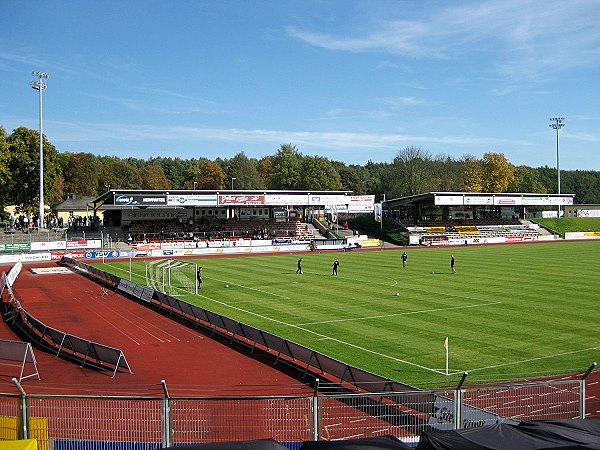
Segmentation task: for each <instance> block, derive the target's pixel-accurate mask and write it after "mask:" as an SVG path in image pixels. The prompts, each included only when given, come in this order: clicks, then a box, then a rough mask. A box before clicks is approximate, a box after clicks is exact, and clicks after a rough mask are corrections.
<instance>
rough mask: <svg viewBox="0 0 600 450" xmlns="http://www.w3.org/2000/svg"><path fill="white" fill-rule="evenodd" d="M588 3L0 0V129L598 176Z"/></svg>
mask: <svg viewBox="0 0 600 450" xmlns="http://www.w3.org/2000/svg"><path fill="white" fill-rule="evenodd" d="M599 23H600V2H599V1H598V0H570V1H564V0H559V1H555V0H546V1H544V2H541V1H537V0H536V1H530V0H505V1H502V0H498V1H441V0H440V1H431V0H414V1H412V0H411V1H403V0H393V1H392V0H368V1H360V0H357V1H352V0H321V1H314V0H278V1H271V0H264V1H261V0H254V1H249V0H245V1H244V0H240V1H229V0H220V1H217V0H214V1H185V0H182V1H154V0H146V1H143V2H141V1H122V0H121V1H98V2H82V1H75V0H73V1H61V0H57V1H44V2H40V1H36V0H32V1H27V2H22V1H18V0H0V125H2V126H4V127H5V128H6V129H7V131H8V132H11V131H12V130H13V129H14V128H15V127H17V126H20V125H24V126H27V127H30V128H34V129H37V127H38V99H37V92H36V91H34V90H33V89H31V87H29V84H28V83H29V81H30V80H32V79H33V78H32V76H31V71H32V70H40V71H45V72H49V73H50V78H49V79H48V89H47V90H46V91H45V93H44V133H45V134H46V136H47V137H48V139H49V140H50V141H51V142H52V143H53V144H54V145H55V146H56V147H57V149H58V150H59V151H83V152H89V153H94V154H97V155H117V156H120V157H128V156H132V157H138V158H143V159H147V158H149V157H151V156H172V157H176V156H179V157H181V158H192V157H194V158H199V157H207V158H210V159H214V158H216V157H221V158H231V157H233V156H234V155H235V154H236V153H238V152H241V151H244V152H245V153H246V154H247V155H248V156H252V157H256V158H260V157H262V156H265V155H272V154H275V153H276V151H277V149H278V148H279V146H280V145H281V144H285V143H291V144H293V145H295V146H296V147H297V148H298V150H299V151H300V152H302V153H303V154H306V155H321V156H325V157H327V158H330V159H333V160H339V161H344V162H345V163H347V164H365V163H366V162H367V161H369V160H372V161H375V162H389V161H391V160H392V159H393V158H394V156H395V155H396V154H397V153H398V151H399V150H401V149H402V148H404V147H406V146H419V147H422V148H423V149H425V150H427V151H429V152H431V153H432V154H433V155H438V154H447V155H450V156H452V157H454V158H460V157H462V156H463V155H466V154H470V155H474V156H476V157H478V158H481V157H482V156H483V154H484V153H485V152H500V153H504V154H505V155H506V156H507V157H508V159H509V160H510V161H511V162H512V163H513V164H516V165H521V164H525V165H529V166H532V167H540V166H549V167H555V166H556V133H555V132H554V131H553V130H552V129H551V128H549V123H550V122H549V118H550V117H554V116H560V117H565V127H564V128H563V129H562V130H561V132H560V166H561V169H593V170H600V26H598V24H599Z"/></svg>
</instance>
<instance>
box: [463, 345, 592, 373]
mask: <svg viewBox="0 0 600 450" xmlns="http://www.w3.org/2000/svg"><path fill="white" fill-rule="evenodd" d="M598 349H600V347H589V348H583V349H581V350H573V351H572V352H563V353H555V354H553V355H546V356H539V357H537V358H530V359H522V360H520V361H513V362H508V363H504V364H495V365H493V366H487V367H478V368H476V369H469V370H468V372H475V371H476V370H487V369H495V368H496V367H504V366H513V365H515V364H521V363H527V362H531V361H539V360H541V359H550V358H556V357H558V356H564V355H573V354H575V353H582V352H589V351H590V350H598Z"/></svg>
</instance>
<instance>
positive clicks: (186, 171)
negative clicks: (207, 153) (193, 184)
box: [147, 156, 195, 189]
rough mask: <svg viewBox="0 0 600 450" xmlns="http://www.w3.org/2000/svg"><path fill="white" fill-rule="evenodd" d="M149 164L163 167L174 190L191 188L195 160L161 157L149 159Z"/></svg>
mask: <svg viewBox="0 0 600 450" xmlns="http://www.w3.org/2000/svg"><path fill="white" fill-rule="evenodd" d="M147 164H148V165H157V166H160V167H162V170H163V172H164V174H165V176H166V177H167V179H168V180H169V186H170V188H172V189H183V188H184V187H186V186H189V182H190V180H191V179H192V178H193V166H194V164H195V163H194V160H185V159H181V158H163V157H162V156H159V157H154V158H150V159H148V161H147Z"/></svg>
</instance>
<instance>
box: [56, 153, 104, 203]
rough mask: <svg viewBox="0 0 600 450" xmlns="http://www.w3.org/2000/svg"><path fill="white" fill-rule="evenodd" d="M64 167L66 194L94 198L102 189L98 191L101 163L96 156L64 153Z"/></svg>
mask: <svg viewBox="0 0 600 450" xmlns="http://www.w3.org/2000/svg"><path fill="white" fill-rule="evenodd" d="M64 156H65V157H66V165H65V167H64V177H65V190H66V192H69V193H73V194H77V195H86V196H96V195H98V194H99V192H103V191H104V189H102V190H100V191H99V190H98V186H99V184H100V175H101V170H102V163H101V162H100V160H99V159H98V157H97V156H95V155H92V154H91V153H65V154H64Z"/></svg>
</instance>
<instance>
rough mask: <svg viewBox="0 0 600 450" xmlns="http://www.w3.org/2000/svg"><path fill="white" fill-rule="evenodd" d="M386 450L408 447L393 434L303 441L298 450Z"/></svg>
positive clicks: (404, 449)
mask: <svg viewBox="0 0 600 450" xmlns="http://www.w3.org/2000/svg"><path fill="white" fill-rule="evenodd" d="M326 449H327V450H386V449H400V450H406V449H410V447H407V446H406V445H404V444H403V443H402V441H400V440H399V439H398V438H396V437H394V436H381V437H373V438H363V439H345V440H339V441H305V442H303V443H302V446H301V447H300V450H326Z"/></svg>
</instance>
